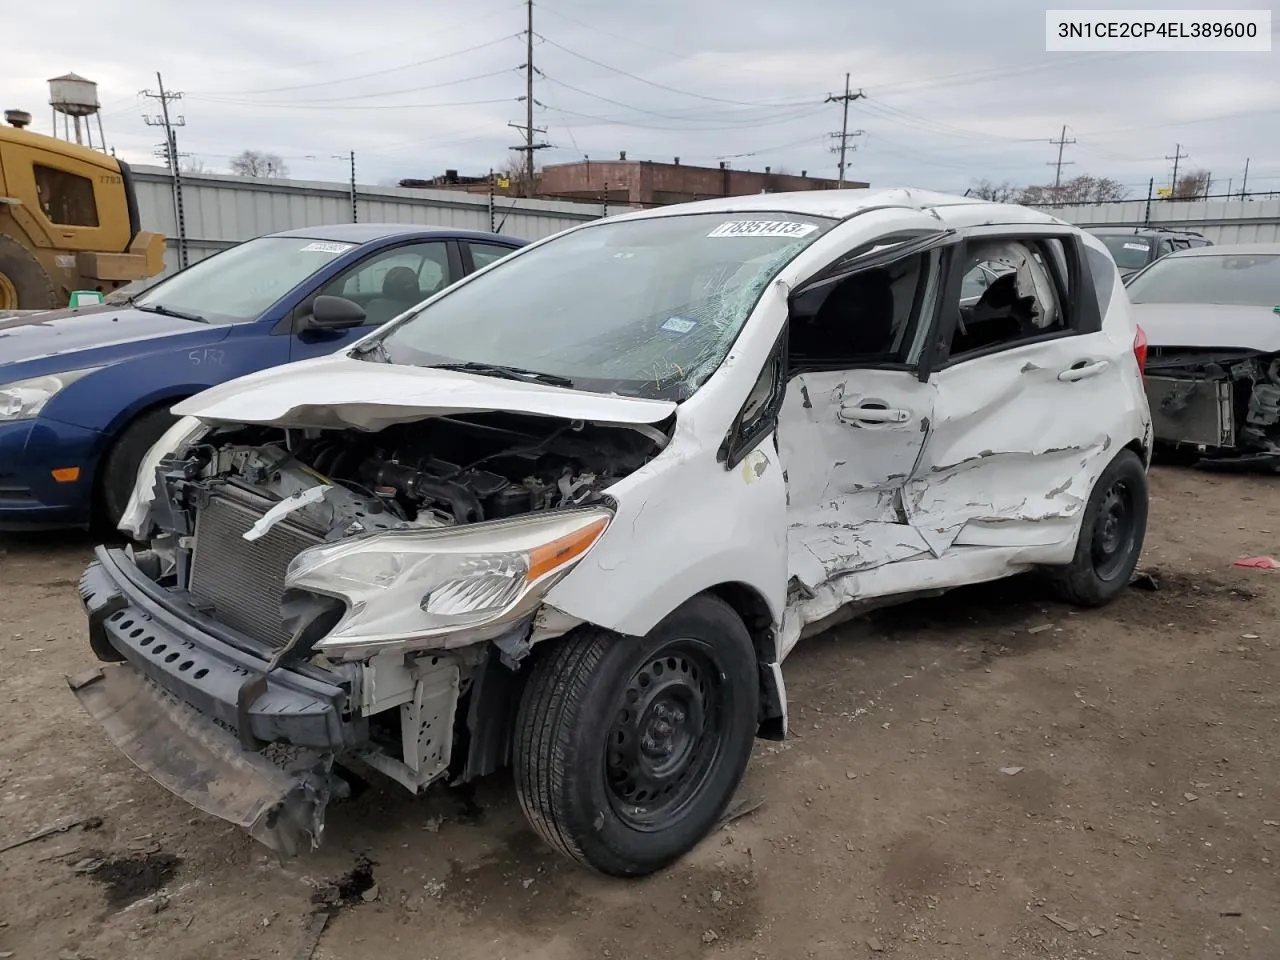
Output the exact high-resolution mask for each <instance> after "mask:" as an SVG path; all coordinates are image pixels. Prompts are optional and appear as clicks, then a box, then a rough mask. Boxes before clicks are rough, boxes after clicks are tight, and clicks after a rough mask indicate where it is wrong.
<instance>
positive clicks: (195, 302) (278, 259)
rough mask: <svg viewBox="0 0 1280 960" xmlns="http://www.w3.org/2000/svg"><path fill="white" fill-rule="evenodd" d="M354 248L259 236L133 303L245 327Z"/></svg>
mask: <svg viewBox="0 0 1280 960" xmlns="http://www.w3.org/2000/svg"><path fill="white" fill-rule="evenodd" d="M355 246H356V245H355V244H353V243H338V242H335V241H331V240H310V239H307V238H305V237H259V238H258V239H256V240H248V241H246V242H244V243H241V244H239V245H237V246H234V247H232V248H231V249H229V250H226V251H224V252H223V253H220V254H218V255H217V256H213V257H210V258H208V259H207V260H201V261H200V262H199V263H195V264H192V265H191V266H190V267H188V268H187V269H186V270H183V271H182V272H181V273H177V274H174V275H173V276H172V277H170V278H169V279H167V280H162V281H161V282H160V283H158V284H156V285H155V286H153V287H152V288H151V289H149V290H148V291H147V292H146V293H144V294H142V295H141V296H140V297H138V299H137V300H136V301H135V304H136V305H137V306H139V307H141V308H143V309H147V308H151V309H153V310H155V311H156V312H164V311H176V312H179V313H183V314H190V315H192V316H194V317H196V318H198V319H201V320H207V321H213V322H219V323H245V322H247V321H250V320H256V319H258V317H260V316H262V314H263V313H264V312H265V311H266V310H267V308H269V307H270V306H272V304H274V303H275V302H276V301H278V300H279V299H280V298H281V297H283V296H284V295H285V294H286V293H288V292H289V291H290V290H292V289H293V288H294V287H296V286H297V285H298V284H300V283H302V281H304V280H306V279H307V278H308V277H310V276H312V275H313V274H314V273H316V272H317V271H318V270H320V269H321V268H323V267H324V266H326V265H327V264H329V263H331V262H332V261H333V260H335V259H336V258H337V257H340V256H341V255H342V254H344V253H346V252H347V251H349V250H352V249H354V248H355Z"/></svg>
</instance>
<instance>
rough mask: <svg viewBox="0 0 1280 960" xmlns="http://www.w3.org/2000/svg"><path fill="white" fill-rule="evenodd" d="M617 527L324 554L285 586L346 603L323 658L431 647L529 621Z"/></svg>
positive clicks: (378, 545) (539, 528)
mask: <svg viewBox="0 0 1280 960" xmlns="http://www.w3.org/2000/svg"><path fill="white" fill-rule="evenodd" d="M612 518H613V514H612V513H610V512H609V511H608V510H604V509H599V508H586V509H578V510H566V511H561V512H557V513H554V514H544V515H542V516H526V517H519V518H516V519H514V520H499V521H494V522H490V523H479V524H475V525H474V526H470V527H445V528H435V529H431V530H392V531H388V532H387V533H379V534H374V535H372V536H368V537H362V538H359V539H353V540H346V541H340V542H338V543H331V544H321V545H319V546H315V547H311V548H309V549H307V550H304V551H302V553H300V554H298V555H297V556H296V557H295V558H294V559H293V562H292V563H290V564H289V569H288V571H287V573H286V574H285V584H286V586H288V587H291V588H298V589H302V590H309V591H311V592H313V593H319V594H323V595H325V596H332V597H339V598H341V599H342V600H345V601H346V602H347V612H346V614H345V615H344V616H343V618H342V620H341V621H340V622H339V623H338V625H337V626H336V627H335V628H334V629H333V630H332V631H331V632H330V633H329V635H328V636H327V637H325V639H324V640H322V641H320V643H319V644H317V649H319V650H328V651H331V652H332V651H337V650H342V651H344V652H347V651H350V650H352V649H360V648H362V647H366V646H370V647H371V646H377V645H379V644H384V643H390V642H394V641H401V640H411V639H416V638H421V637H430V636H433V635H436V634H441V633H448V632H451V631H457V630H462V629H466V628H469V627H477V626H480V625H484V624H491V623H497V622H503V621H505V620H507V619H510V618H513V617H516V616H519V615H521V614H523V613H525V612H527V611H528V610H529V609H531V608H532V606H533V605H534V603H536V601H537V600H538V599H539V598H541V597H542V596H543V594H545V593H546V592H547V591H548V590H550V589H551V587H552V586H553V585H554V584H555V583H556V582H558V581H559V580H560V579H561V578H562V577H563V576H564V575H565V574H566V573H568V572H569V570H571V569H572V568H573V566H574V564H576V563H577V562H578V561H579V560H581V559H582V557H583V556H584V555H585V554H586V552H587V551H588V550H589V549H591V546H592V545H593V544H594V543H595V542H596V541H597V540H599V539H600V535H601V534H603V533H604V531H605V528H606V527H608V525H609V521H610V520H611V519H612Z"/></svg>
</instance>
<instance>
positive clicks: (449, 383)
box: [173, 354, 676, 432]
mask: <svg viewBox="0 0 1280 960" xmlns="http://www.w3.org/2000/svg"><path fill="white" fill-rule="evenodd" d="M675 409H676V405H675V403H674V402H672V401H670V400H642V399H638V398H635V397H622V396H618V395H617V394H604V393H587V392H585V391H581V390H566V389H565V388H563V387H550V386H546V385H544V384H539V383H525V382H523V381H517V380H503V379H500V378H498V377H485V376H479V375H478V374H472V373H461V372H457V371H453V370H431V369H428V368H425V367H407V366H400V365H395V364H387V363H374V362H370V361H366V360H356V359H353V358H351V357H348V356H346V355H345V354H339V355H336V356H327V357H319V358H317V359H315V360H303V361H301V362H300V363H290V364H286V365H285V366H282V367H275V368H274V369H270V370H263V371H260V372H259V373H252V374H249V376H247V377H241V378H240V379H238V380H231V381H229V382H227V383H223V384H220V385H218V386H216V387H213V388H211V389H209V390H206V391H204V392H203V393H198V394H196V395H195V396H194V397H191V398H190V399H187V400H184V401H182V402H181V403H179V404H178V405H177V406H175V407H174V408H173V412H174V413H176V414H178V415H179V416H184V417H186V416H190V417H198V418H200V419H201V420H205V421H210V422H225V423H257V424H271V425H274V426H282V427H322V428H344V427H352V428H354V429H357V430H367V431H371V432H372V431H377V430H382V429H384V428H386V427H389V426H391V425H392V424H395V423H406V422H409V421H411V420H423V419H426V418H428V417H440V416H447V415H450V414H458V413H483V412H489V411H510V412H512V413H531V414H538V415H541V416H548V417H566V418H569V419H573V420H590V421H592V422H595V423H620V424H642V423H657V422H658V421H659V420H665V419H666V418H667V417H669V416H670V415H671V414H672V413H673V412H674V411H675Z"/></svg>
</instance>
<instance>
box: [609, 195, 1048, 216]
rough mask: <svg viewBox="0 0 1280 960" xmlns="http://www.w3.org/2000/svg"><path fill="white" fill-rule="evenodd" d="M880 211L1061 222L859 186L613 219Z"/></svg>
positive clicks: (967, 200)
mask: <svg viewBox="0 0 1280 960" xmlns="http://www.w3.org/2000/svg"><path fill="white" fill-rule="evenodd" d="M879 207H907V208H909V209H914V210H920V211H922V212H932V213H934V214H936V215H937V216H938V217H939V219H940V220H942V222H943V223H944V224H956V225H960V224H963V225H966V226H968V225H971V224H973V223H975V222H991V223H1057V224H1060V223H1064V221H1062V220H1059V219H1058V218H1057V217H1052V216H1050V215H1049V214H1047V213H1044V212H1042V211H1040V210H1034V209H1032V208H1030V207H1023V206H1019V205H1017V204H1014V203H991V202H989V201H987V200H978V199H977V198H975V197H960V196H955V195H953V194H948V193H935V192H933V191H931V190H917V189H914V188H909V187H882V188H877V189H872V188H864V189H858V190H803V191H796V192H792V193H752V194H747V195H745V196H740V197H717V198H715V199H713V200H697V201H694V202H692V203H681V204H676V205H673V206H668V207H659V208H657V209H654V210H642V211H638V212H635V213H626V214H622V215H621V216H619V217H617V218H616V219H618V220H643V219H648V218H652V217H678V216H685V215H687V214H691V213H795V214H800V215H802V216H804V215H807V216H811V217H831V218H833V219H836V220H843V219H845V218H847V217H852V216H854V215H856V214H859V213H863V212H865V211H867V210H873V209H876V208H879Z"/></svg>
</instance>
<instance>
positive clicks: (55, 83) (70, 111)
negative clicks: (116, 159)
mask: <svg viewBox="0 0 1280 960" xmlns="http://www.w3.org/2000/svg"><path fill="white" fill-rule="evenodd" d="M49 106H51V107H53V135H54V136H55V137H56V136H57V135H58V114H62V135H63V138H64V139H66V140H70V139H71V130H70V125H71V122H72V121H74V122H75V133H76V143H81V144H82V143H84V142H85V140H86V139H87V140H88V145H89V146H90V147H92V146H93V145H94V144H93V131H92V130H91V129H90V128H89V118H90V117H93V116H96V117H97V118H98V149H99V150H105V149H106V146H107V141H106V138H105V137H104V136H103V133H102V114H101V113H99V112H98V110H99V109H100V107H101V106H102V105H101V104H100V103H99V102H98V85H97V84H96V83H94V82H93V81H92V80H86V79H85V78H84V77H81V76H79V75H77V74H74V73H68V74H66V75H65V76H61V77H54V78H53V79H52V80H50V81H49ZM82 117H83V118H84V132H83V136H82V134H81V128H80V120H81V118H82Z"/></svg>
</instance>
